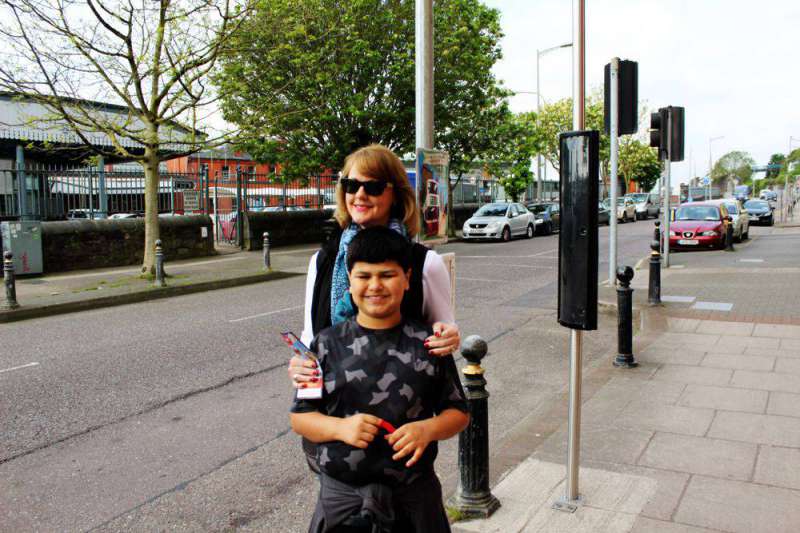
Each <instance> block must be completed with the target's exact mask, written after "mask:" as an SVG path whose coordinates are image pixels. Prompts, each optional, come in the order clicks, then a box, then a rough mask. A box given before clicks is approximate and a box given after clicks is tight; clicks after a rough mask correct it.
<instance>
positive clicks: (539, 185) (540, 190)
mask: <svg viewBox="0 0 800 533" xmlns="http://www.w3.org/2000/svg"><path fill="white" fill-rule="evenodd" d="M570 46H572V43H564V44H560V45H558V46H552V47H550V48H545V49H544V50H536V116H537V117H538V116H539V112H540V111H541V109H542V95H541V93H540V88H539V69H540V61H539V60H540V58H541V57H542V56H543V55H545V54H548V53H550V52H553V51H555V50H560V49H561V48H569V47H570ZM544 167H545V162H544V158H543V157H542V154H541V153H540V154H539V155H538V156H537V166H536V199H537V200H538V201H540V202H541V201H542V200H543V198H542V196H543V195H544V179H543V177H542V176H543V174H544Z"/></svg>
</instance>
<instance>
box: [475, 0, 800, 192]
mask: <svg viewBox="0 0 800 533" xmlns="http://www.w3.org/2000/svg"><path fill="white" fill-rule="evenodd" d="M484 3H485V4H487V5H489V6H490V7H493V8H496V9H498V10H499V11H500V14H501V26H502V28H503V32H504V33H505V37H504V39H503V41H502V48H503V59H501V60H500V61H499V62H498V64H497V65H496V66H495V74H496V75H497V77H498V79H500V80H503V82H504V85H505V86H506V87H508V88H509V89H512V90H514V91H519V92H523V91H524V92H533V91H535V90H536V50H537V49H545V48H550V47H552V46H557V45H560V44H563V43H568V42H571V41H572V4H573V2H572V0H484ZM798 29H800V2H797V0H761V1H760V2H753V1H747V2H745V1H742V0H586V86H587V93H589V92H590V91H592V90H593V89H596V88H597V89H600V90H602V86H603V67H604V66H605V64H606V63H609V62H610V60H611V58H612V57H619V58H620V59H629V60H632V61H637V62H638V64H639V109H640V111H641V109H642V106H646V107H647V108H649V109H651V110H656V109H657V108H659V107H665V106H667V105H673V106H683V107H684V108H685V109H686V145H685V150H684V153H685V160H684V161H683V162H680V163H673V164H672V169H671V170H672V183H673V184H675V183H676V182H682V183H685V182H687V181H688V180H689V179H690V178H691V177H692V176H694V175H698V176H703V175H706V174H707V173H708V166H709V139H710V138H714V137H721V136H723V138H722V139H718V140H714V141H713V142H711V156H712V158H713V160H716V159H717V158H719V157H720V156H722V155H723V154H725V153H727V152H730V151H733V150H741V151H745V152H748V153H749V154H750V155H751V156H752V157H753V158H754V159H755V161H756V164H759V165H761V164H766V163H767V161H768V160H769V157H770V155H771V154H773V153H776V152H778V153H784V154H785V153H787V151H788V150H789V143H790V137H794V140H792V141H791V142H792V145H791V146H792V149H795V148H800V102H798V101H797V97H798V96H800V69H798V68H797V65H798V61H797V57H798V55H800V41H798V39H797V35H798V33H797V32H798ZM540 63H541V73H540V89H541V94H542V98H543V100H544V101H547V102H551V101H554V100H559V99H561V98H565V97H569V96H571V94H572V81H571V80H572V50H571V48H567V49H561V50H557V51H554V52H551V53H548V54H547V55H544V56H542V57H541V60H540ZM511 106H512V109H513V110H514V111H517V112H519V111H529V110H534V109H536V96H535V95H530V94H519V95H517V96H515V97H513V98H512V99H511ZM645 126H646V125H645ZM646 133H647V132H646V131H645V130H644V129H643V128H641V127H640V130H639V135H641V136H642V137H644V136H645V135H646ZM554 175H555V174H554V171H552V169H551V170H550V172H548V176H554Z"/></svg>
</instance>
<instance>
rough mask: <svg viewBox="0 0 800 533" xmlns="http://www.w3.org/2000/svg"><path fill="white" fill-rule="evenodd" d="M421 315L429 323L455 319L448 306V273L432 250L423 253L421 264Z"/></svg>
mask: <svg viewBox="0 0 800 533" xmlns="http://www.w3.org/2000/svg"><path fill="white" fill-rule="evenodd" d="M422 316H424V317H425V318H426V319H427V321H428V323H430V324H433V323H434V322H448V323H451V324H452V323H454V322H455V321H456V320H455V316H453V310H452V309H451V308H450V273H449V272H448V271H447V267H446V266H445V264H444V261H443V260H442V256H440V255H439V254H437V253H436V252H434V251H433V250H430V251H428V253H427V254H425V263H424V264H423V266H422Z"/></svg>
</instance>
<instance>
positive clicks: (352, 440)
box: [337, 414, 381, 449]
mask: <svg viewBox="0 0 800 533" xmlns="http://www.w3.org/2000/svg"><path fill="white" fill-rule="evenodd" d="M340 420H341V422H340V423H339V431H338V437H337V440H340V441H342V442H344V443H346V444H349V445H350V446H355V447H356V448H362V449H363V448H366V447H367V446H369V443H370V442H372V441H373V440H375V435H377V434H378V424H380V423H381V419H380V418H378V417H377V416H372V415H366V414H358V415H353V416H348V417H347V418H342V419H340Z"/></svg>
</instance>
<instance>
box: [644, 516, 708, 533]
mask: <svg viewBox="0 0 800 533" xmlns="http://www.w3.org/2000/svg"><path fill="white" fill-rule="evenodd" d="M713 531H714V530H713V529H707V528H704V527H695V526H687V525H686V524H676V523H675V522H665V521H663V520H653V519H652V518H646V517H644V516H640V517H639V518H637V519H636V522H634V524H633V529H631V533H705V532H713Z"/></svg>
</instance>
